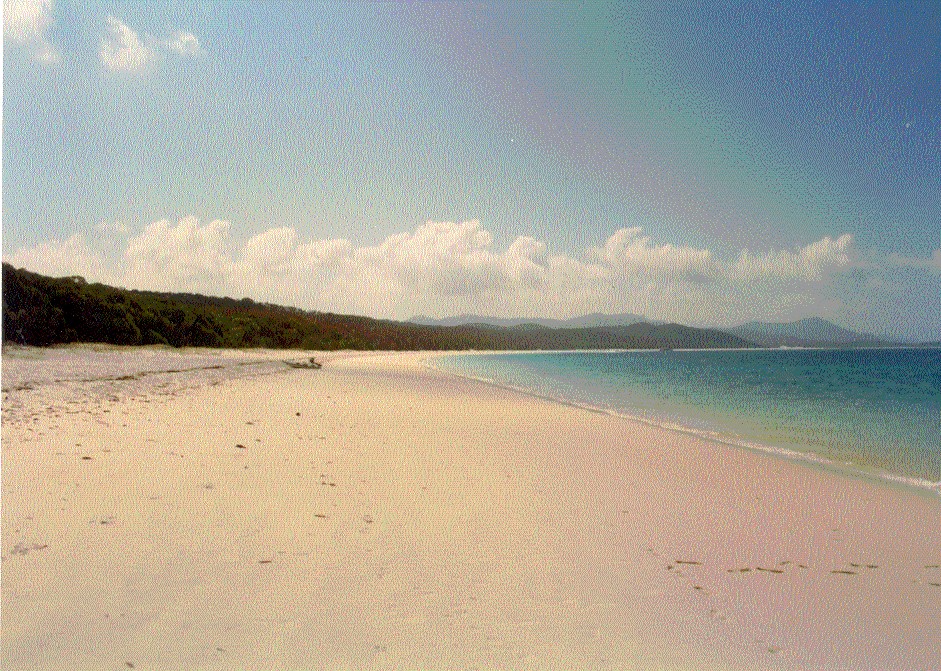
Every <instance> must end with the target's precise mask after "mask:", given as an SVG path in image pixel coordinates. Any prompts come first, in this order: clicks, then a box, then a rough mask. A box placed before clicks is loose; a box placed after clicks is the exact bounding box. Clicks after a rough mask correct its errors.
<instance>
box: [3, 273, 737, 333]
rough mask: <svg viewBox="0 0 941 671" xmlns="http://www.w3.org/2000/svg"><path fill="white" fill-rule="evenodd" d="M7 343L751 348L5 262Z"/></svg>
mask: <svg viewBox="0 0 941 671" xmlns="http://www.w3.org/2000/svg"><path fill="white" fill-rule="evenodd" d="M3 341H4V343H19V344H24V345H36V346H47V345H54V344H63V343H75V342H100V343H110V344H114V345H170V346H172V347H229V348H254V347H266V348H272V349H307V350H336V349H359V350H443V349H448V350H468V349H486V350H508V349H518V350H532V349H609V348H610V349H615V348H680V347H697V348H709V347H717V348H722V347H747V346H749V345H750V344H751V343H749V342H748V341H746V340H743V339H741V338H738V337H736V336H733V335H730V334H727V333H724V332H721V331H714V330H709V329H695V328H691V327H686V326H681V325H678V324H667V325H653V324H646V323H641V324H631V325H630V326H616V327H597V328H566V329H551V328H546V327H541V326H533V325H526V326H523V327H511V328H506V327H499V326H486V325H465V326H423V325H419V324H412V323H409V322H395V321H388V320H381V319H370V318H368V317H358V316H353V315H338V314H333V313H328V312H306V311H303V310H299V309H297V308H291V307H284V306H279V305H272V304H269V303H258V302H255V301H253V300H251V299H249V298H242V299H234V298H220V297H214V296H203V295H200V294H185V293H183V294H180V293H177V294H171V293H160V292H152V291H137V290H128V289H120V288H116V287H111V286H107V285H104V284H98V283H89V282H86V281H85V280H84V279H83V278H82V277H78V276H73V277H59V278H53V277H46V276H44V275H39V274H37V273H33V272H29V271H27V270H21V269H17V268H14V267H13V266H11V265H10V264H8V263H4V264H3Z"/></svg>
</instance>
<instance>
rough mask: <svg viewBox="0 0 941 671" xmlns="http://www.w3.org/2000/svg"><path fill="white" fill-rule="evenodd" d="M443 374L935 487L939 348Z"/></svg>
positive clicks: (516, 361)
mask: <svg viewBox="0 0 941 671" xmlns="http://www.w3.org/2000/svg"><path fill="white" fill-rule="evenodd" d="M434 365H435V366H436V367H438V368H440V369H443V370H448V371H450V372H454V373H458V374H461V375H467V376H470V377H475V378H478V379H483V380H487V381H491V382H495V383H498V384H503V385H509V386H513V387H517V388H520V389H524V390H526V391H529V392H532V393H536V394H539V395H542V396H547V397H550V398H555V399H558V400H562V401H566V402H571V403H577V404H580V405H585V406H589V407H592V408H598V409H603V410H607V411H612V412H617V413H619V414H625V415H629V416H632V417H636V418H641V419H644V420H646V421H650V422H653V423H656V424H661V425H668V426H673V427H678V428H682V429H685V430H690V431H694V432H696V433H700V434H704V435H707V436H709V437H712V438H717V439H720V440H724V441H727V442H732V443H736V444H740V445H747V446H750V447H755V448H761V449H769V450H776V451H780V452H783V453H787V454H789V455H792V456H793V455H801V456H803V457H805V458H810V459H813V460H817V461H822V462H825V463H832V464H837V465H841V466H848V467H850V468H853V469H858V470H860V471H863V472H866V473H869V474H875V475H879V476H882V477H888V478H891V479H897V480H902V481H904V482H907V483H909V484H915V485H917V486H924V487H929V488H932V489H939V488H941V350H938V349H868V350H734V351H730V350H721V351H718V350H711V351H669V352H654V351H646V352H547V353H523V354H520V353H513V354H487V355H480V354H478V355H455V356H448V357H441V358H438V359H435V362H434Z"/></svg>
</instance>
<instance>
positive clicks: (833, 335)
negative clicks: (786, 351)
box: [724, 317, 898, 347]
mask: <svg viewBox="0 0 941 671" xmlns="http://www.w3.org/2000/svg"><path fill="white" fill-rule="evenodd" d="M724 330H725V331H726V332H728V333H732V334H734V335H737V336H739V337H740V338H744V339H746V340H750V341H752V342H754V343H757V344H758V345H760V346H762V347H781V346H782V345H783V346H787V347H871V346H880V345H893V344H898V343H894V342H889V341H887V340H885V339H882V338H878V337H877V336H874V335H872V334H871V333H857V332H856V331H851V330H849V329H846V328H843V327H842V326H837V325H836V324H834V323H833V322H829V321H827V320H826V319H820V318H819V317H811V318H809V319H800V320H798V321H795V322H788V323H783V324H778V323H769V322H749V323H747V324H742V325H741V326H735V327H732V328H728V329H724Z"/></svg>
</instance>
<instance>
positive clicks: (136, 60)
mask: <svg viewBox="0 0 941 671" xmlns="http://www.w3.org/2000/svg"><path fill="white" fill-rule="evenodd" d="M105 23H106V32H105V34H104V35H102V37H101V48H100V50H99V52H98V54H99V56H100V57H101V62H102V64H103V65H104V66H105V69H106V70H108V71H109V72H131V73H139V72H143V71H144V70H145V69H146V68H147V66H148V65H150V64H151V63H153V62H154V60H155V59H156V57H157V53H156V52H155V51H154V50H153V49H151V48H150V47H148V46H147V45H145V44H144V43H143V42H142V41H141V39H140V37H139V36H138V34H137V32H135V31H134V30H133V29H132V28H131V27H130V26H128V25H127V24H126V23H124V22H122V21H121V20H120V19H117V18H115V17H113V16H109V17H108V18H107V20H106V22H105Z"/></svg>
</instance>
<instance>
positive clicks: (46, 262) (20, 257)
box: [4, 235, 117, 283]
mask: <svg viewBox="0 0 941 671" xmlns="http://www.w3.org/2000/svg"><path fill="white" fill-rule="evenodd" d="M4 260H5V261H7V262H8V263H11V264H12V265H14V266H15V267H17V268H28V269H29V270H32V271H34V272H37V273H42V274H44V275H51V276H53V277H68V276H71V275H82V276H83V277H87V278H93V279H94V280H96V281H99V282H106V283H115V282H116V281H117V276H116V275H115V274H114V273H113V272H112V271H111V269H110V268H109V267H108V265H109V264H108V263H107V262H106V260H105V259H104V258H103V257H102V256H101V255H100V254H98V253H96V252H94V251H92V249H91V248H90V247H89V246H88V244H87V243H86V242H85V239H84V237H82V236H81V235H73V236H72V237H70V238H68V239H66V240H64V241H61V242H60V241H58V240H50V241H47V242H41V243H39V244H38V245H36V246H35V247H31V248H29V249H20V250H17V251H16V252H15V253H14V254H13V255H12V256H11V257H9V258H8V259H4Z"/></svg>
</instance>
